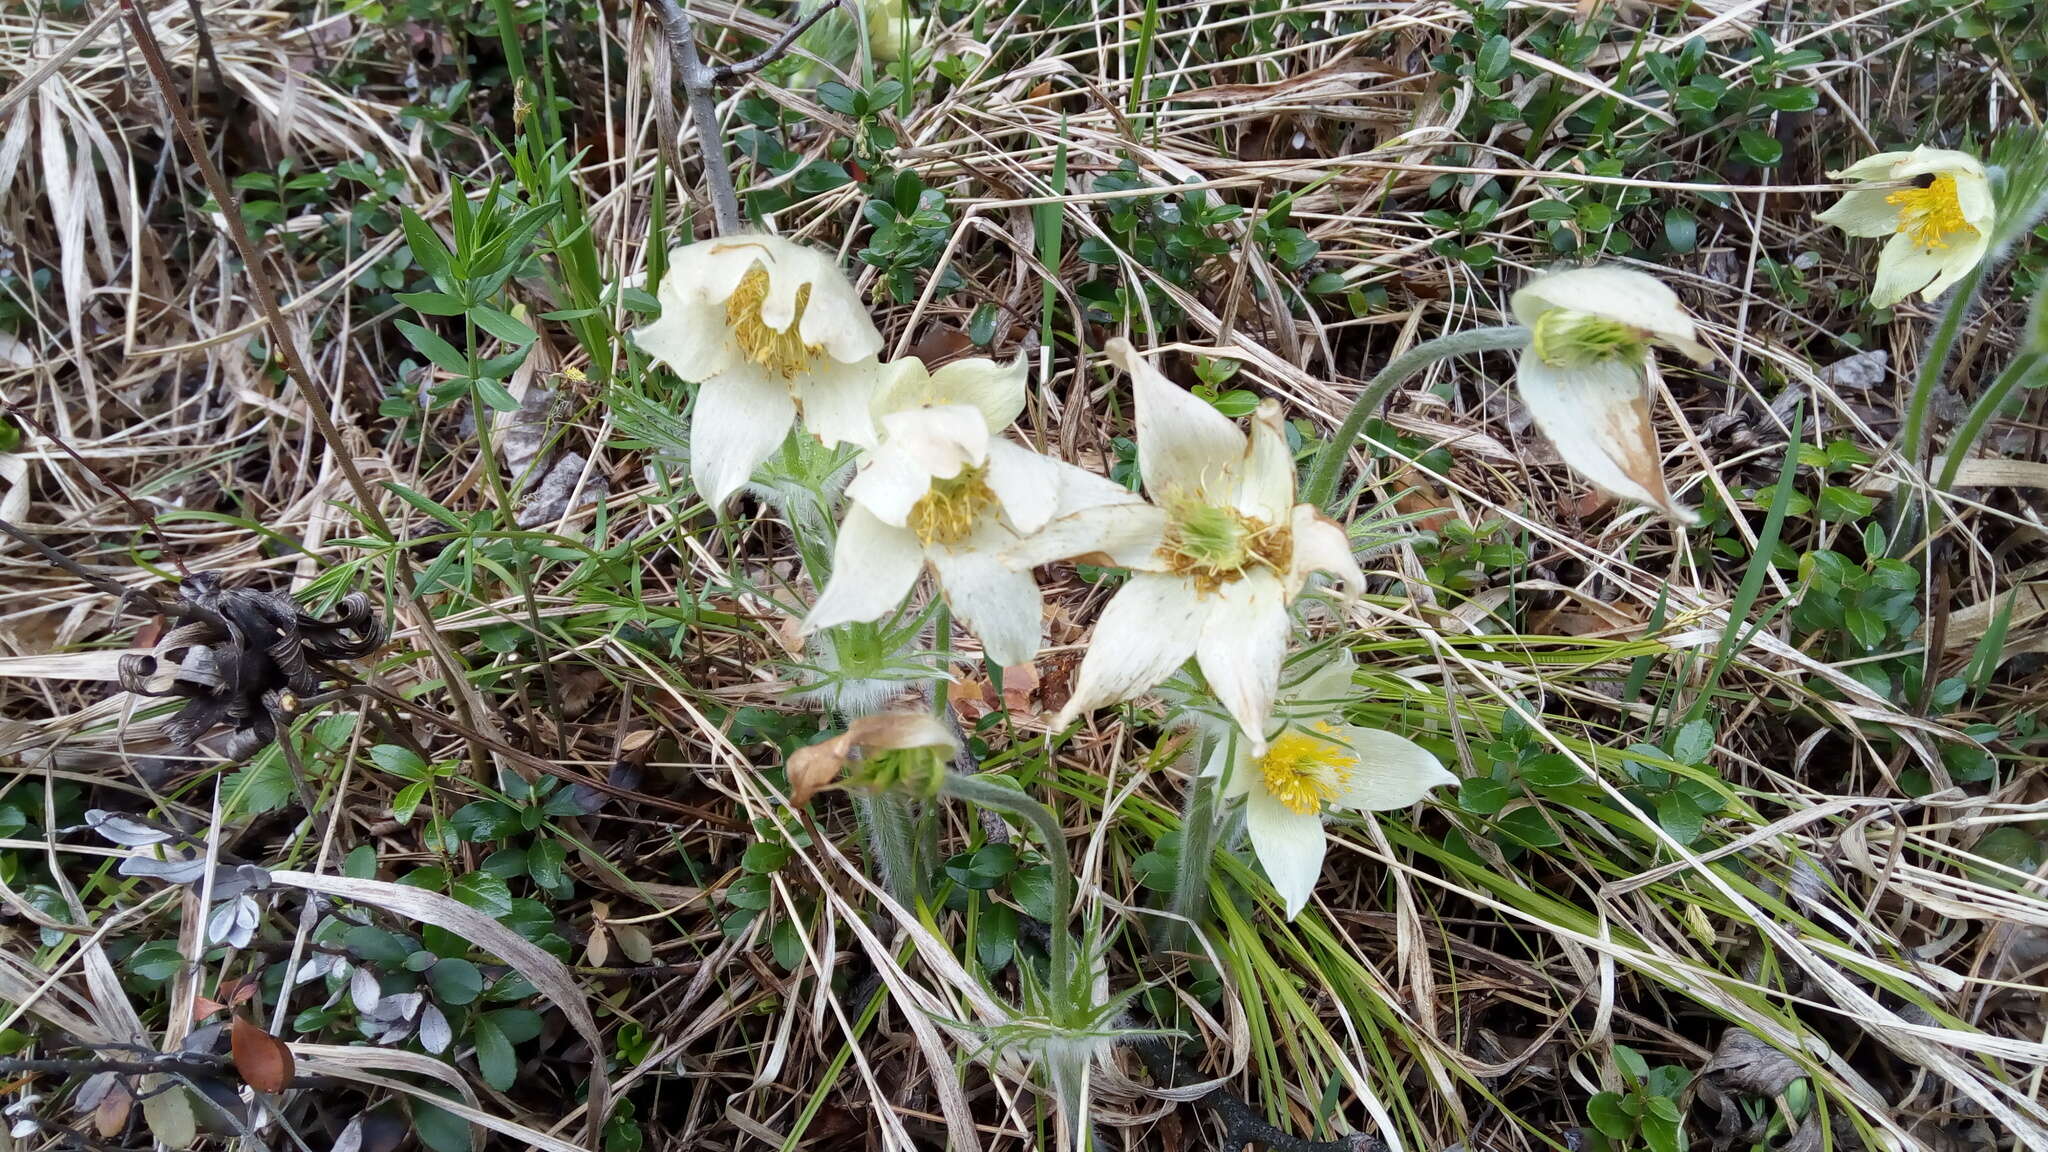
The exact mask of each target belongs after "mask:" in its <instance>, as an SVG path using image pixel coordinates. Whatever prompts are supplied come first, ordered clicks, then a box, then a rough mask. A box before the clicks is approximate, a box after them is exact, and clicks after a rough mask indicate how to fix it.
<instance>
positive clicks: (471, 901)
mask: <svg viewBox="0 0 2048 1152" xmlns="http://www.w3.org/2000/svg"><path fill="white" fill-rule="evenodd" d="M453 895H454V897H455V899H457V900H459V901H461V902H462V903H464V904H467V905H469V906H470V907H471V908H474V909H476V910H477V911H479V912H482V913H483V914H484V915H486V916H489V917H491V918H492V919H496V918H497V917H500V916H503V915H505V914H506V913H508V912H510V911H512V889H510V888H508V887H506V885H505V882H504V881H503V880H500V879H498V878H497V877H496V876H493V875H491V874H490V873H488V872H471V873H470V874H468V875H467V876H463V877H462V878H460V879H458V880H456V881H455V890H454V893H453Z"/></svg>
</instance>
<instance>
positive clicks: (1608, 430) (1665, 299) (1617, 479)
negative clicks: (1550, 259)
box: [1512, 266, 1714, 524]
mask: <svg viewBox="0 0 2048 1152" xmlns="http://www.w3.org/2000/svg"><path fill="white" fill-rule="evenodd" d="M1512 307H1513V308H1514V313H1515V319H1516V320H1518V321H1520V322H1521V323H1522V324H1523V325H1524V326H1525V327H1527V328H1528V329H1529V331H1530V334H1531V339H1530V343H1529V347H1528V348H1526V349H1524V350H1523V352H1522V358H1521V362H1520V364H1519V365H1518V366H1517V367H1516V371H1515V383H1516V386H1517V388H1518V389H1519V390H1520V392H1521V396H1522V403H1523V404H1525V405H1527V406H1528V409H1529V415H1530V416H1532V417H1534V418H1535V421H1536V426H1537V427H1538V428H1541V429H1542V430H1543V434H1544V435H1545V436H1548V437H1549V438H1550V441H1551V443H1553V444H1555V445H1556V446H1557V452H1558V455H1560V456H1562V457H1564V462H1565V463H1566V464H1568V465H1570V466H1571V468H1572V470H1573V471H1575V472H1577V473H1579V474H1580V475H1581V476H1584V477H1585V478H1586V479H1588V480H1591V481H1592V482H1593V483H1594V484H1597V485H1599V486H1600V487H1601V488H1603V489H1605V490H1607V491H1609V492H1612V493H1614V494H1615V495H1616V496H1620V497H1623V498H1625V499H1629V500H1635V501H1638V502H1640V503H1643V504H1648V505H1650V506H1652V507H1654V508H1659V509H1661V510H1663V512H1664V513H1665V514H1666V515H1668V516H1670V517H1671V518H1672V519H1674V520H1677V521H1679V522H1680V523H1683V524H1691V523H1694V522H1695V521H1697V519H1698V517H1697V516H1695V515H1694V514H1693V513H1692V511H1691V510H1690V509H1687V508H1681V507H1679V506H1678V505H1677V504H1676V503H1675V502H1674V501H1673V500H1672V499H1671V492H1670V489H1668V488H1667V487H1666V486H1665V483H1664V465H1663V461H1662V459H1661V457H1660V456H1659V455H1658V453H1657V434H1656V431H1655V430H1654V429H1653V428H1652V427H1651V425H1650V397H1649V382H1648V377H1647V375H1646V373H1647V370H1648V367H1649V361H1650V351H1651V348H1652V347H1653V346H1654V345H1658V344H1662V345H1664V346H1665V347H1667V348H1674V349H1676V350H1678V351H1680V352H1683V353H1684V354H1685V355H1687V356H1689V357H1691V358H1692V359H1693V360H1695V361H1697V362H1698V363H1700V364H1702V365H1706V364H1712V363H1713V362H1714V354H1713V353H1712V352H1710V351H1708V350H1707V348H1706V346H1705V345H1703V344H1701V343H1700V342H1699V340H1698V339H1697V338H1696V337H1695V335H1694V330H1693V321H1692V317H1691V316H1690V315H1689V314H1687V312H1686V310H1685V306H1684V305H1682V304H1680V303H1679V302H1678V295H1677V294H1676V293H1674V292H1672V291H1671V289H1669V288H1667V287H1665V286H1664V285H1663V284H1662V283H1660V282H1659V281H1658V280H1657V279H1656V278H1655V277H1653V276H1648V275H1645V274H1644V273H1641V272H1634V271H1630V270H1628V269H1626V268H1613V267H1605V266H1602V267H1593V268H1573V269H1566V270H1564V271H1558V272H1547V273H1544V274H1543V275H1541V276H1538V277H1536V278H1535V279H1534V280H1531V281H1529V283H1527V284H1525V285H1523V286H1522V288H1521V289H1520V290H1519V291H1517V292H1516V293H1515V295H1514V298H1513V302H1512Z"/></svg>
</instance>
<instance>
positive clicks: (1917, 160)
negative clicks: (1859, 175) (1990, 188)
mask: <svg viewBox="0 0 2048 1152" xmlns="http://www.w3.org/2000/svg"><path fill="white" fill-rule="evenodd" d="M1922 176H1953V177H1955V180H1956V183H1957V184H1961V183H1963V182H1964V181H1965V180H1976V181H1981V180H1983V179H1985V172H1984V162H1983V161H1982V160H1979V159H1977V158H1976V157H1975V156H1972V155H1970V154H1969V153H1968V152H1957V151H1956V150H1954V149H1953V148H1929V147H1926V146H1925V145H1922V146H1921V147H1919V148H1915V149H1913V150H1912V151H1911V152H1909V153H1907V154H1906V156H1905V157H1904V158H1903V159H1901V160H1899V161H1898V162H1897V163H1894V164H1893V165H1891V171H1890V172H1889V173H1887V174H1886V179H1890V180H1915V179H1918V178H1919V177H1922Z"/></svg>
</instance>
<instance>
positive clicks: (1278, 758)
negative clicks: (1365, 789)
mask: <svg viewBox="0 0 2048 1152" xmlns="http://www.w3.org/2000/svg"><path fill="white" fill-rule="evenodd" d="M1357 767H1358V757H1357V755H1356V754H1355V753H1353V752H1352V751H1351V746H1350V745H1348V744H1346V743H1344V742H1343V741H1342V740H1341V739H1339V738H1338V736H1337V730H1336V729H1335V728H1334V727H1332V726H1331V725H1330V724H1329V723H1327V722H1323V721H1318V722H1317V723H1315V724H1314V725H1311V726H1310V727H1309V728H1308V729H1302V728H1289V729H1287V730H1286V731H1285V732H1282V733H1281V734H1280V735H1278V736H1276V737H1274V739H1273V743H1272V745H1271V746H1270V747H1268V748H1267V749H1266V754H1265V755H1264V756H1263V757H1261V758H1260V759H1259V775H1260V776H1261V777H1262V778H1263V780H1264V781H1265V785H1266V791H1267V792H1268V793H1269V794H1271V795H1272V797H1273V799H1275V800H1278V801H1279V802H1280V803H1281V804H1282V805H1284V806H1286V807H1287V809H1288V810H1290V811H1293V812H1298V813H1300V814H1302V815H1303V816H1309V815H1313V814H1315V813H1317V812H1320V811H1322V808H1323V805H1324V804H1325V803H1328V802H1329V801H1331V800H1334V799H1336V798H1337V797H1338V796H1340V795H1342V794H1343V792H1344V786H1345V784H1346V783H1347V782H1348V781H1349V780H1350V778H1351V773H1352V772H1353V771H1355V770H1356V769H1357Z"/></svg>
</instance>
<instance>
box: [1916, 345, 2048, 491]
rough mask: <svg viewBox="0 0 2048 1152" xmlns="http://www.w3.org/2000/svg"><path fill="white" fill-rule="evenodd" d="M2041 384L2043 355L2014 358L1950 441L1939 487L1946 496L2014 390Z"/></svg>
mask: <svg viewBox="0 0 2048 1152" xmlns="http://www.w3.org/2000/svg"><path fill="white" fill-rule="evenodd" d="M2041 380H2042V357H2041V354H2040V353H2038V352H2022V353H2020V354H2019V355H2018V356H2015V357H2013V361H2012V363H2010V364H2007V365H2006V366H2005V371H2003V372H2000V373H1999V374H1998V378H1997V379H1996V380H1993V381H1992V382H1991V386H1990V387H1989V388H1986V389H1985V390H1984V394H1983V395H1981V396H1979V397H1977V402H1976V403H1975V404H1972V405H1970V412H1969V415H1967V416H1965V417H1964V418H1963V422H1962V424H1961V426H1959V427H1958V428H1957V429H1956V434H1955V435H1954V436H1952V437H1950V438H1949V445H1948V452H1947V453H1946V454H1945V455H1944V456H1943V458H1942V462H1941V479H1940V480H1939V482H1938V483H1937V484H1936V485H1935V486H1936V487H1938V488H1940V489H1941V490H1942V491H1943V492H1947V491H1949V490H1950V489H1952V488H1954V487H1955V485H1956V475H1957V473H1959V472H1960V471H1961V470H1962V467H1963V461H1964V460H1965V459H1967V458H1968V457H1969V455H1970V450H1971V449H1973V448H1975V447H1976V446H1977V438H1978V437H1979V436H1982V435H1983V434H1984V429H1985V427H1986V426H1987V425H1989V424H1990V423H1991V421H1992V419H1993V418H1994V417H1996V416H1997V415H1998V410H1999V409H2000V408H2003V407H2004V406H2005V402H2006V400H2007V399H2008V398H2009V397H2011V396H2012V394H2013V391H2014V389H2017V388H2020V387H2022V386H2032V385H2035V384H2039V383H2041Z"/></svg>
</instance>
